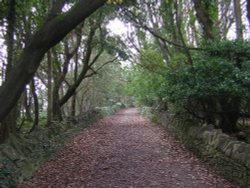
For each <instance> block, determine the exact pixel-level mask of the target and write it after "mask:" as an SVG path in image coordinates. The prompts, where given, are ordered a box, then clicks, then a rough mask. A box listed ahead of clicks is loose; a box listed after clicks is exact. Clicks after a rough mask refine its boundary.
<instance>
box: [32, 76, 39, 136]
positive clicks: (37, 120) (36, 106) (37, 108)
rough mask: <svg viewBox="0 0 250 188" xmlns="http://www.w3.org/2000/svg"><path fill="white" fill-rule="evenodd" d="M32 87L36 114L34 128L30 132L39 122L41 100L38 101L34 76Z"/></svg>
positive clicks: (33, 128)
mask: <svg viewBox="0 0 250 188" xmlns="http://www.w3.org/2000/svg"><path fill="white" fill-rule="evenodd" d="M30 88H31V92H32V95H33V98H34V114H35V117H34V122H33V125H32V128H31V129H30V133H31V132H32V131H34V130H35V128H36V127H37V125H38V123H39V102H38V96H37V94H36V84H35V79H34V78H33V79H32V80H31V83H30Z"/></svg>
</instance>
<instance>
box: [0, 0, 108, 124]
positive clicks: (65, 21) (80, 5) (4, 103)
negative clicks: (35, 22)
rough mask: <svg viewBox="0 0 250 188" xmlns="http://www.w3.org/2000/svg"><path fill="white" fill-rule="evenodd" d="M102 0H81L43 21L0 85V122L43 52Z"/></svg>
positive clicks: (89, 13)
mask: <svg viewBox="0 0 250 188" xmlns="http://www.w3.org/2000/svg"><path fill="white" fill-rule="evenodd" d="M105 2H106V1H105V0H80V1H78V2H77V3H76V4H75V5H74V6H73V7H72V8H71V9H70V10H69V11H68V12H66V13H63V14H61V15H59V16H56V17H55V18H53V19H52V20H48V21H46V22H45V23H44V25H43V26H42V27H41V28H40V29H39V30H38V31H37V32H36V33H35V34H34V35H33V36H32V38H31V40H30V43H29V45H27V46H26V47H25V49H24V50H23V52H22V54H21V56H20V58H19V60H18V61H17V64H16V66H15V67H14V68H13V70H12V71H11V73H10V76H9V78H8V79H7V80H6V81H5V82H4V83H3V85H2V86H1V87H0V106H1V108H0V121H2V120H3V119H4V118H5V117H6V115H7V114H8V113H9V112H10V111H11V109H12V108H13V107H14V105H15V104H16V103H17V101H18V99H19V98H20V96H21V94H22V92H23V91H24V89H25V86H26V84H28V83H29V81H30V80H31V79H32V77H33V75H34V73H35V72H36V70H37V69H38V67H39V65H40V62H41V60H42V59H43V57H44V55H45V53H46V52H47V51H48V50H49V49H50V48H51V47H53V46H54V45H56V44H57V43H58V42H59V41H61V40H62V38H63V37H65V36H66V35H67V34H68V33H69V32H70V31H71V30H72V29H74V28H75V27H76V26H77V25H78V24H79V23H81V22H82V21H83V20H84V19H86V18H87V17H89V16H90V15H91V14H92V13H93V12H95V11H96V10H97V9H98V8H100V7H101V6H103V5H104V3H105Z"/></svg>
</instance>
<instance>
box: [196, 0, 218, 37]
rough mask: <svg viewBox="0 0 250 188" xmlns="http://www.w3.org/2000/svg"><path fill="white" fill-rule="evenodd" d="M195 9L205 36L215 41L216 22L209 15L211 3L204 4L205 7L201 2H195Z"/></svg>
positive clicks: (198, 0) (197, 0)
mask: <svg viewBox="0 0 250 188" xmlns="http://www.w3.org/2000/svg"><path fill="white" fill-rule="evenodd" d="M193 2H194V8H195V11H196V16H197V19H198V21H199V23H200V25H201V26H202V30H203V35H204V37H205V38H206V39H210V40H213V39H214V30H215V28H214V22H213V20H212V18H211V16H210V14H209V8H210V6H209V3H211V2H208V1H206V2H203V3H204V5H203V4H202V2H201V1H200V0H193Z"/></svg>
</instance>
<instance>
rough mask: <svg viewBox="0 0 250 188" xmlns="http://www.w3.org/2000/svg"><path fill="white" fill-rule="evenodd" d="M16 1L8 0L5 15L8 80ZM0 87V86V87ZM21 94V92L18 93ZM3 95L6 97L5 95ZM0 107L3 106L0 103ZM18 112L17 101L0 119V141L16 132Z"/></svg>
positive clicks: (8, 76) (12, 47)
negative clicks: (3, 117)
mask: <svg viewBox="0 0 250 188" xmlns="http://www.w3.org/2000/svg"><path fill="white" fill-rule="evenodd" d="M15 8H16V1H15V0H10V1H9V5H8V16H7V24H8V25H7V33H6V43H7V67H6V71H5V79H6V80H9V78H10V76H11V75H10V71H11V70H12V67H13V57H14V42H15V41H14V33H15V15H16V10H15ZM0 89H1V87H0ZM20 95H21V94H20ZM5 97H8V95H6V96H5ZM0 106H1V108H2V107H3V106H2V105H0ZM17 113H18V105H17V103H16V104H14V105H13V108H12V110H11V111H10V113H9V114H8V115H7V114H6V115H7V116H6V117H5V119H0V122H1V126H0V143H1V142H3V141H4V140H5V139H6V138H8V136H9V134H10V133H11V132H12V133H15V132H16V121H17V117H18V115H17Z"/></svg>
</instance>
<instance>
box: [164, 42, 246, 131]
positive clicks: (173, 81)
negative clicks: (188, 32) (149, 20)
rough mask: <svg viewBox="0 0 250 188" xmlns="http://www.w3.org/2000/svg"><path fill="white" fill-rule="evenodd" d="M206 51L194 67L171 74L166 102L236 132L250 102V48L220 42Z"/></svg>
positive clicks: (200, 54)
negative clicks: (245, 103) (246, 105)
mask: <svg viewBox="0 0 250 188" xmlns="http://www.w3.org/2000/svg"><path fill="white" fill-rule="evenodd" d="M246 46H248V48H246ZM203 48H206V49H207V50H206V51H204V52H199V53H197V54H196V55H195V59H194V64H193V65H182V66H181V67H178V69H173V68H172V69H169V70H168V71H167V74H166V80H167V83H168V84H167V86H168V89H167V95H166V97H165V99H166V100H167V101H170V102H172V103H174V104H175V106H181V107H182V108H183V109H184V110H185V111H186V112H188V113H189V114H191V115H192V116H194V117H196V118H199V119H203V120H205V121H207V122H208V123H213V124H215V125H217V126H218V127H220V128H222V129H223V131H225V132H233V131H236V122H237V120H238V118H239V117H240V110H241V108H242V105H243V104H244V102H245V101H249V98H250V87H249V86H250V55H249V53H250V52H249V50H250V44H249V42H244V41H232V42H231V41H220V42H214V43H210V44H207V45H206V46H205V47H203Z"/></svg>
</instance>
